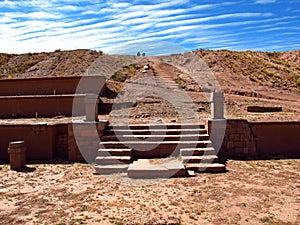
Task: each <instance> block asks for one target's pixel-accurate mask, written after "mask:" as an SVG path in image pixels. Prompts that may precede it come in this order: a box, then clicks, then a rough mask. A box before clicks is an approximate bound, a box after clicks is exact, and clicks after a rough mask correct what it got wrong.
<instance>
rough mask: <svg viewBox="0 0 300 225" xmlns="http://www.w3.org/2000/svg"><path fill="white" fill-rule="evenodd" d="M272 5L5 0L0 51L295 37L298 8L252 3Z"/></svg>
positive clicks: (249, 44)
mask: <svg viewBox="0 0 300 225" xmlns="http://www.w3.org/2000/svg"><path fill="white" fill-rule="evenodd" d="M274 2H276V1H275V0H255V1H252V3H245V2H243V1H228V2H222V3H220V2H219V1H216V0H212V1H210V3H209V4H201V3H200V2H197V3H195V1H191V0H174V1H169V0H168V1H167V0H163V1H161V0H152V1H147V0H143V1H142V0H135V1H129V0H128V1H127V0H122V1H117V0H108V1H102V2H101V3H100V2H98V1H92V0H77V1H73V0H65V1H62V0H32V1H25V0H20V1H9V0H4V1H2V2H0V43H1V45H0V52H27V51H53V50H55V49H58V48H62V49H75V48H94V49H99V48H100V49H104V50H105V51H107V52H114V49H116V48H120V46H122V45H124V44H134V43H136V42H139V41H141V40H144V41H148V42H159V41H168V42H173V43H174V44H175V45H176V44H181V45H183V46H184V47H185V48H189V49H191V50H193V49H194V48H199V47H201V46H203V47H206V46H208V47H211V48H223V47H228V46H231V47H233V48H242V46H244V48H247V49H249V48H254V47H255V46H256V45H257V43H258V42H259V41H255V42H253V40H254V39H262V38H263V37H264V39H266V38H269V39H270V40H273V39H274V38H275V37H276V35H274V34H275V33H276V32H279V34H280V35H281V37H283V36H282V35H285V36H286V37H288V36H294V37H296V36H297V33H298V32H299V31H297V30H295V29H293V27H296V26H297V24H299V16H298V14H297V13H295V12H293V11H297V9H296V8H293V11H291V10H288V7H286V8H284V7H281V8H277V9H276V10H274V9H273V8H270V10H269V9H268V8H264V9H262V8H261V7H259V6H257V5H255V4H253V3H256V4H267V3H274ZM276 4H279V3H276ZM250 6H251V7H250ZM253 6H256V7H253ZM289 7H291V6H290V5H289ZM298 10H299V8H298ZM283 31H285V32H283ZM283 33H284V34H283ZM298 36H299V33H298ZM289 40H291V43H290V46H297V44H299V43H300V41H299V39H298V40H297V38H295V39H289ZM222 43H224V44H223V45H222ZM264 43H265V44H267V42H264ZM278 46H279V45H278Z"/></svg>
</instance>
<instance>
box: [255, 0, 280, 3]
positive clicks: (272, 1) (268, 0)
mask: <svg viewBox="0 0 300 225" xmlns="http://www.w3.org/2000/svg"><path fill="white" fill-rule="evenodd" d="M276 1H277V0H255V3H257V4H269V3H274V2H276Z"/></svg>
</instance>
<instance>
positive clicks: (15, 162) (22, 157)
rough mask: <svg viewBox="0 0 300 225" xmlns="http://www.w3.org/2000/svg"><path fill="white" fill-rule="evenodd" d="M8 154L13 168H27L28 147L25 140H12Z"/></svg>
mask: <svg viewBox="0 0 300 225" xmlns="http://www.w3.org/2000/svg"><path fill="white" fill-rule="evenodd" d="M8 154H9V158H10V169H11V170H21V169H24V168H26V147H25V143H24V141H14V142H10V143H9V148H8Z"/></svg>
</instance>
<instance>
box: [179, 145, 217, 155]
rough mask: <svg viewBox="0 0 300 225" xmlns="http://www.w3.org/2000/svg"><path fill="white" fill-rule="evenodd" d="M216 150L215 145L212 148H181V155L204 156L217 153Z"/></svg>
mask: <svg viewBox="0 0 300 225" xmlns="http://www.w3.org/2000/svg"><path fill="white" fill-rule="evenodd" d="M215 154H216V151H215V149H214V148H213V147H210V148H182V149H180V155H181V156H192V155H194V156H202V155H215Z"/></svg>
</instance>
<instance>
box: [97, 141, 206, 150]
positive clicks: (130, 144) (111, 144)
mask: <svg viewBox="0 0 300 225" xmlns="http://www.w3.org/2000/svg"><path fill="white" fill-rule="evenodd" d="M101 145H102V146H104V147H105V148H132V149H135V150H142V149H144V148H143V146H145V149H151V147H152V146H153V148H155V147H157V146H178V147H179V148H203V147H207V146H211V141H209V140H207V141H142V140H141V141H122V142H121V141H108V142H105V141H101V142H100V146H101Z"/></svg>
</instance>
